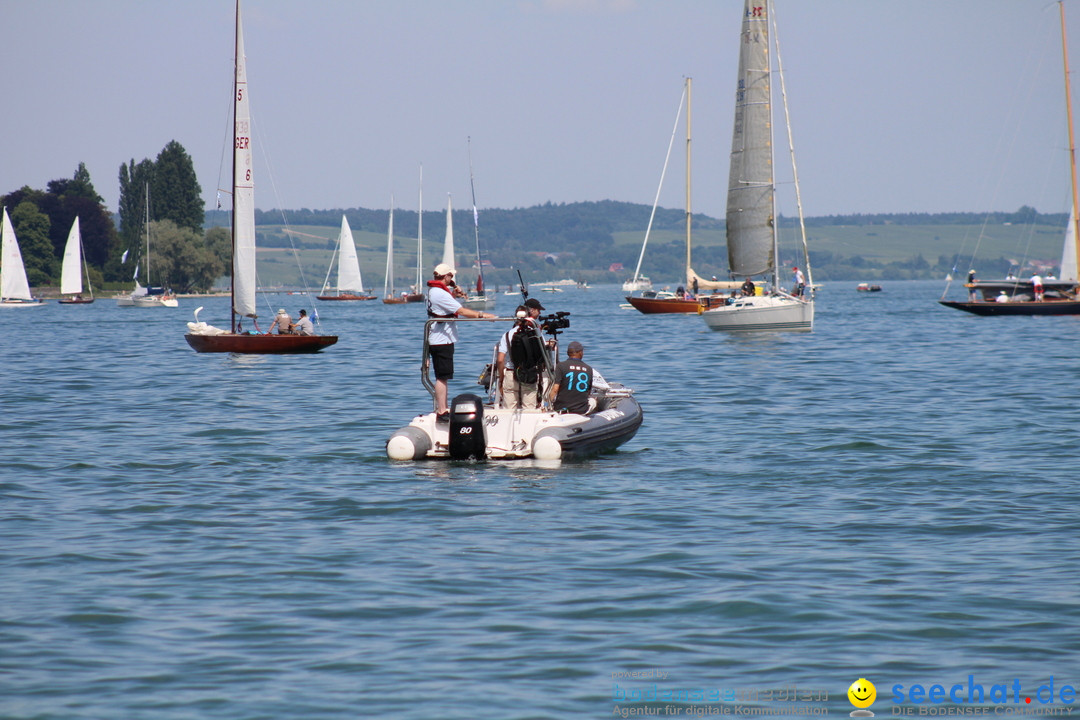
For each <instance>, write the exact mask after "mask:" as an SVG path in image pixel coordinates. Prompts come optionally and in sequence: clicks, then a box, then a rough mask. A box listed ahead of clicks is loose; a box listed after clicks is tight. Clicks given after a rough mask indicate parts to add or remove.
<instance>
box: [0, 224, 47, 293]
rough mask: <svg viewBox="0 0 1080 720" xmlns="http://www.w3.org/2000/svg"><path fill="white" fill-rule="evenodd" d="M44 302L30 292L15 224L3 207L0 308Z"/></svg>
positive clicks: (0, 248)
mask: <svg viewBox="0 0 1080 720" xmlns="http://www.w3.org/2000/svg"><path fill="white" fill-rule="evenodd" d="M44 304H45V303H44V302H42V301H41V300H39V299H38V298H35V297H34V296H33V295H31V294H30V283H29V281H28V280H27V279H26V266H25V265H23V259H22V252H20V251H19V240H18V238H16V237H15V226H14V225H12V224H11V218H10V217H8V211H7V208H4V219H3V226H2V227H0V308H26V307H41V306H42V305H44Z"/></svg>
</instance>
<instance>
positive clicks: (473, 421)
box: [450, 393, 487, 460]
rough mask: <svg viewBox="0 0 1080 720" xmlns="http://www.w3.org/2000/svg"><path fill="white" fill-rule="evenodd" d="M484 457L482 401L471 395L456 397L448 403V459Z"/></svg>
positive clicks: (485, 444)
mask: <svg viewBox="0 0 1080 720" xmlns="http://www.w3.org/2000/svg"><path fill="white" fill-rule="evenodd" d="M486 456H487V438H486V437H484V401H483V399H482V398H480V397H479V396H477V395H473V394H471V393H466V394H464V395H458V396H457V397H456V398H454V401H453V402H452V403H450V457H452V458H454V459H455V460H469V459H472V458H475V459H477V460H483V459H484V458H485V457H486Z"/></svg>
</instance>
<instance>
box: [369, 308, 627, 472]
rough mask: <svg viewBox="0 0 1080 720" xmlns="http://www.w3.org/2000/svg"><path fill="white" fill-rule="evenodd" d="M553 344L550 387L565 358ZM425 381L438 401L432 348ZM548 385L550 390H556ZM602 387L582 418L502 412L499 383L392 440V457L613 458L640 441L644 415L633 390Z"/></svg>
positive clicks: (468, 395) (460, 397) (461, 397)
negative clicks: (560, 359) (637, 438)
mask: <svg viewBox="0 0 1080 720" xmlns="http://www.w3.org/2000/svg"><path fill="white" fill-rule="evenodd" d="M499 320H510V321H513V320H515V318H499ZM431 322H432V321H429V322H428V326H430V324H431ZM426 329H427V328H426V327H425V333H424V336H425V338H426V337H427V332H426ZM554 340H555V339H554V338H553V341H554ZM551 344H552V345H553V347H550V348H549V349H548V352H547V359H546V367H545V374H546V377H547V383H550V382H551V381H552V380H553V378H552V376H551V370H552V369H553V368H554V367H555V364H556V363H555V357H557V356H558V345H557V342H552V343H551ZM421 373H422V379H423V381H424V385H425V387H427V388H428V391H429V392H431V393H432V396H433V397H434V386H433V385H432V383H431V380H430V378H429V376H428V359H427V342H426V341H425V343H424V362H423V365H422V369H421ZM596 379H597V376H596V375H594V381H595V380H596ZM547 383H545V385H544V386H545V387H549V385H548V384H547ZM596 385H599V386H600V388H599V389H597V388H596V387H595V385H594V390H593V393H592V397H591V398H590V403H589V405H590V409H589V411H588V412H587V413H586V414H578V413H569V412H554V411H552V410H549V409H535V410H534V409H522V408H516V409H509V408H504V407H500V405H499V403H498V401H497V398H498V397H499V392H498V388H497V383H492V384H491V385H490V395H489V397H488V398H486V399H485V398H484V397H481V396H479V395H475V394H472V393H466V394H462V395H458V396H456V397H455V398H454V399H453V400H452V401H451V402H450V404H449V407H450V414H449V417H444V418H442V419H440V418H438V417H437V416H436V413H435V412H434V411H433V412H429V413H426V414H423V415H418V416H416V417H415V418H413V420H412V422H410V423H409V424H408V425H407V426H405V427H403V428H400V429H399V430H397V431H396V432H394V434H393V435H391V436H390V439H389V440H387V442H386V454H387V456H388V457H389V458H391V459H392V460H423V459H433V460H434V459H448V460H469V459H475V460H486V459H491V460H517V459H524V458H535V459H537V460H556V459H562V458H579V457H584V456H588V455H594V454H597V453H602V452H609V451H612V450H615V449H616V448H618V447H619V446H620V445H622V444H623V443H625V442H627V441H628V440H630V439H631V438H633V437H634V435H635V434H636V433H637V431H638V428H639V427H641V423H642V420H643V418H644V413H643V412H642V409H641V406H640V405H639V404H638V402H637V400H636V399H635V398H634V391H633V390H631V389H630V388H627V387H623V386H622V385H618V384H615V383H611V384H608V383H606V382H604V381H603V380H602V379H601V382H599V383H596Z"/></svg>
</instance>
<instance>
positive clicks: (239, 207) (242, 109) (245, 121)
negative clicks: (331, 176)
mask: <svg viewBox="0 0 1080 720" xmlns="http://www.w3.org/2000/svg"><path fill="white" fill-rule="evenodd" d="M234 57H235V61H234V62H235V65H234V67H235V72H234V76H233V143H232V147H233V182H232V188H233V193H232V202H233V207H232V210H233V211H232V251H233V252H232V255H233V267H232V292H231V300H232V303H231V321H230V328H229V330H223V329H221V328H215V327H213V326H212V325H207V324H206V323H204V322H200V321H199V319H198V318H199V316H198V312H199V311H198V310H196V311H195V313H196V314H195V322H189V323H188V332H187V334H185V335H184V339H185V340H186V341H187V343H188V345H190V346H191V347H192V348H193V349H194V350H195V352H201V353H207V352H231V353H245V354H265V353H310V352H318V351H319V350H321V349H323V348H325V347H329V346H330V345H333V344H334V343H336V342H337V336H336V335H291V334H290V335H270V334H266V335H263V334H260V333H254V334H253V333H251V332H245V331H243V330H242V329H241V327H240V323H241V321H242V320H243V319H244V318H246V317H247V318H253V319H254V318H255V317H257V316H256V313H255V287H256V275H255V184H254V180H253V178H252V171H253V167H252V149H251V110H250V105H249V102H250V94H249V93H248V85H247V60H246V58H245V56H244V34H243V28H242V24H241V21H240V0H236V46H235V55H234ZM201 309H202V308H200V310H201Z"/></svg>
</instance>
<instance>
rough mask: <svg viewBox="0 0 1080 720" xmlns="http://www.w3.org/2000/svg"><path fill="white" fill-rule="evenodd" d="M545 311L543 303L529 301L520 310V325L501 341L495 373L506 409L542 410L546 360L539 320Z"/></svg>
mask: <svg viewBox="0 0 1080 720" xmlns="http://www.w3.org/2000/svg"><path fill="white" fill-rule="evenodd" d="M543 309H544V306H543V305H541V304H540V301H539V300H536V299H535V298H529V299H528V300H526V301H525V303H524V304H523V305H519V306H518V309H517V318H518V321H517V322H516V323H514V326H513V327H512V328H510V329H509V330H507V331H506V332H505V333H503V335H502V337H501V338H499V345H498V349H497V351H496V355H495V372H496V377H498V378H499V387H500V389H501V393H502V405H503V407H505V408H508V409H510V410H514V409H516V408H528V409H536V408H539V407H540V377H541V376H542V375H543V372H544V365H545V363H546V356H545V353H544V347H543V340H542V338H541V337H540V324H539V323H538V322H537V320H536V319H537V318H538V317H540V311H541V310H543Z"/></svg>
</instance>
